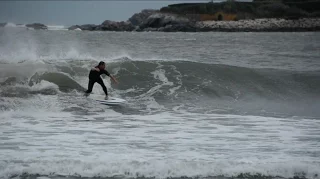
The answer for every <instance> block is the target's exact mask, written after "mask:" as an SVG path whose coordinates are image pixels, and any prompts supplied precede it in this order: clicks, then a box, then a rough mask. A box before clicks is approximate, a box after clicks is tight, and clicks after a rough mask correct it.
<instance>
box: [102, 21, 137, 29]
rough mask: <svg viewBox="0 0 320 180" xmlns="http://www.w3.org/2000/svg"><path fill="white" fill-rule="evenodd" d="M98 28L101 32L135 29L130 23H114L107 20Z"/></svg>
mask: <svg viewBox="0 0 320 180" xmlns="http://www.w3.org/2000/svg"><path fill="white" fill-rule="evenodd" d="M99 28H100V30H103V31H132V30H134V29H135V27H134V26H133V25H132V24H131V22H124V21H121V22H116V21H109V20H106V21H104V22H103V23H102V24H101V25H100V27H99Z"/></svg>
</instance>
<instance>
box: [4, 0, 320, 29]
mask: <svg viewBox="0 0 320 180" xmlns="http://www.w3.org/2000/svg"><path fill="white" fill-rule="evenodd" d="M300 5H301V4H300ZM316 5H320V0H319V2H318V1H316V2H313V1H312V2H308V1H306V2H305V3H303V4H302V6H301V9H299V8H297V7H296V6H294V4H292V3H291V4H290V3H289V4H288V3H287V4H286V3H281V2H271V3H270V2H268V1H266V2H265V1H264V0H254V1H253V2H252V3H249V2H237V1H227V2H222V3H184V4H183V3H182V4H173V5H169V6H167V7H163V8H161V9H160V10H152V9H145V10H142V11H141V12H139V13H136V14H134V15H133V16H132V17H130V18H129V19H128V20H127V21H121V22H116V21H110V20H105V21H104V22H103V23H101V24H98V25H96V24H84V25H73V26H70V27H64V28H60V29H59V28H52V27H48V26H46V25H44V24H40V23H34V24H27V25H16V27H25V28H27V29H35V30H75V31H77V30H78V31H120V32H122V31H123V32H310V31H311V32H317V31H320V11H319V12H318V11H314V9H312V7H314V6H316ZM310 8H311V10H313V11H310ZM308 10H309V11H308ZM7 26H9V27H14V26H15V25H12V23H0V27H7Z"/></svg>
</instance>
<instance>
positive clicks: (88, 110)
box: [0, 28, 320, 178]
mask: <svg viewBox="0 0 320 180" xmlns="http://www.w3.org/2000/svg"><path fill="white" fill-rule="evenodd" d="M0 33H1V34H0V41H1V42H5V43H1V44H0V111H1V113H0V125H1V126H0V130H1V132H2V133H1V134H0V139H1V143H2V144H1V146H0V177H1V178H318V177H319V173H320V171H319V169H320V162H319V160H318V159H317V157H319V150H318V149H319V143H320V141H319V138H320V134H319V132H318V131H319V128H320V125H319V119H320V112H319V111H318V109H319V108H320V103H319V102H320V101H319V100H320V84H319V79H320V64H319V61H318V59H319V57H320V54H319V51H318V49H319V48H320V46H319V43H318V41H319V38H320V36H319V34H318V33H226V34H225V33H172V34H171V33H132V32H130V33H120V32H117V33H111V32H77V31H70V32H69V31H28V30H23V29H20V28H3V29H0ZM190 39H191V40H190ZM101 60H103V61H105V62H106V64H107V70H108V71H109V72H110V73H111V74H113V75H114V76H115V77H116V78H117V79H118V81H119V82H120V83H119V84H118V85H115V84H112V83H111V81H110V79H109V78H108V77H105V76H102V77H103V79H104V82H105V84H106V86H107V88H108V91H109V93H110V95H111V96H115V97H120V98H123V99H126V100H127V103H126V104H124V105H122V106H110V107H109V106H105V105H100V104H98V103H96V102H94V101H92V100H89V99H86V98H85V97H83V92H84V91H85V90H86V88H87V83H88V74H89V69H90V68H92V67H93V66H95V65H96V64H97V63H98V62H99V61H101ZM93 93H94V94H103V91H102V89H101V87H100V86H99V85H98V84H95V86H94V89H93Z"/></svg>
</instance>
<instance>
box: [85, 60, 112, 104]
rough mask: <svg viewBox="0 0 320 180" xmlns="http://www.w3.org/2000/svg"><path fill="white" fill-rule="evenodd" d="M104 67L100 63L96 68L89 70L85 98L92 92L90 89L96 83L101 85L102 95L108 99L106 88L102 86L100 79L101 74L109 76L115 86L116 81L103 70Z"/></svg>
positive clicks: (101, 62) (102, 63)
mask: <svg viewBox="0 0 320 180" xmlns="http://www.w3.org/2000/svg"><path fill="white" fill-rule="evenodd" d="M105 68H106V65H105V63H104V62H103V61H100V62H99V64H98V66H96V67H94V68H92V69H91V71H90V73H89V83H88V90H87V91H86V92H85V96H89V94H90V93H91V92H92V88H93V85H94V83H96V82H97V83H98V84H100V85H101V87H102V89H103V91H104V93H105V94H106V98H105V99H108V91H107V87H106V86H105V85H104V83H103V81H102V78H101V77H100V75H101V74H105V75H107V76H109V77H110V78H111V79H112V80H113V82H115V83H116V84H118V81H117V80H116V79H115V78H114V77H113V76H112V75H110V73H109V72H108V71H107V70H105Z"/></svg>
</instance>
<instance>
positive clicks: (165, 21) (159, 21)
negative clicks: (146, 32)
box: [140, 13, 190, 29]
mask: <svg viewBox="0 0 320 180" xmlns="http://www.w3.org/2000/svg"><path fill="white" fill-rule="evenodd" d="M189 22H190V21H189V19H188V18H185V17H181V16H178V15H174V14H163V13H156V14H153V15H150V16H149V17H148V19H147V20H146V21H145V22H144V23H143V24H142V25H141V26H140V28H142V29H145V28H160V27H166V26H167V25H176V26H183V25H186V24H188V23H189ZM168 27H169V26H168Z"/></svg>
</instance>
